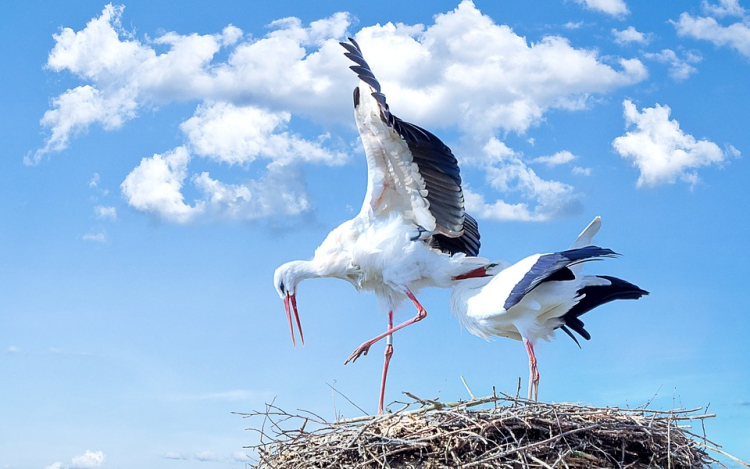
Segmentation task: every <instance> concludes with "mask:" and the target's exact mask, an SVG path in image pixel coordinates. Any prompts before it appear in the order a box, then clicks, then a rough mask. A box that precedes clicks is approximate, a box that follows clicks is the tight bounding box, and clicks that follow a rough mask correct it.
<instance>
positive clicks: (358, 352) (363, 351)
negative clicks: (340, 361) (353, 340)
mask: <svg viewBox="0 0 750 469" xmlns="http://www.w3.org/2000/svg"><path fill="white" fill-rule="evenodd" d="M374 343H375V342H370V341H368V342H365V343H363V344H362V345H360V346H359V347H357V348H356V349H355V350H354V351H353V352H352V354H351V355H349V358H347V359H346V361H345V362H344V365H346V364H348V363H349V362H352V363H354V362H356V361H357V358H359V357H361V356H362V355H367V352H369V351H370V347H372V344H374Z"/></svg>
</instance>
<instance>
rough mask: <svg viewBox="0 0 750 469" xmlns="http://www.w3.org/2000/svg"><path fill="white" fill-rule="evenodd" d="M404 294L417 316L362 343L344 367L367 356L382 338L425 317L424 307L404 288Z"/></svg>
mask: <svg viewBox="0 0 750 469" xmlns="http://www.w3.org/2000/svg"><path fill="white" fill-rule="evenodd" d="M404 292H405V293H406V296H408V297H409V299H410V300H411V302H412V303H414V306H416V307H417V315H416V316H414V317H413V318H411V319H409V320H408V321H405V322H402V323H401V324H399V325H398V326H396V327H393V328H389V329H388V330H387V331H385V332H383V333H382V334H380V335H378V336H376V337H373V338H372V339H370V340H368V341H367V342H364V343H363V344H362V345H360V346H359V347H357V349H356V350H355V351H354V352H352V354H351V355H349V358H347V359H346V361H345V362H344V365H346V364H347V363H349V362H354V361H356V360H357V358H359V357H360V356H361V355H367V352H369V351H370V347H372V344H374V343H375V342H377V341H379V340H380V339H382V338H383V337H386V336H389V335H391V334H393V333H394V332H396V331H398V330H400V329H403V328H404V327H406V326H409V325H411V324H414V323H415V322H419V321H421V320H422V319H424V318H426V317H427V311H425V309H424V307H423V306H422V305H421V304H419V301H417V298H416V297H415V296H414V294H413V293H412V292H411V290H409V289H408V288H404Z"/></svg>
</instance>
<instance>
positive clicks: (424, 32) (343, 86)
mask: <svg viewBox="0 0 750 469" xmlns="http://www.w3.org/2000/svg"><path fill="white" fill-rule="evenodd" d="M586 3H587V5H588V6H589V7H590V8H595V9H598V10H600V11H604V12H607V13H609V14H612V15H622V14H625V13H627V7H626V6H625V4H624V3H622V2H621V1H619V0H596V1H595V0H587V2H586ZM123 14H124V8H123V7H116V6H112V5H107V6H106V7H105V8H104V10H103V11H102V13H101V15H99V16H98V17H96V18H93V19H92V20H91V21H89V23H88V24H87V25H86V26H85V27H84V28H83V29H81V30H79V31H74V30H73V29H70V28H63V29H62V30H61V31H60V32H59V33H58V34H56V35H55V36H54V39H55V46H54V48H53V49H52V51H51V52H50V54H49V57H48V60H47V67H48V68H49V69H50V70H53V71H56V72H68V73H70V74H72V75H74V76H75V77H77V78H78V79H80V80H81V81H82V84H81V85H80V86H78V87H75V88H72V89H69V90H67V91H65V92H63V93H61V94H60V95H59V96H57V97H56V98H53V99H52V100H51V103H52V106H51V108H50V109H49V110H48V111H47V112H46V113H45V114H44V116H43V118H42V120H41V124H42V126H43V127H44V128H46V129H47V130H48V132H49V134H48V137H47V139H46V141H45V144H44V146H43V147H41V148H39V149H38V150H37V151H36V152H34V153H30V154H29V155H27V157H26V159H25V161H26V162H27V163H28V164H38V163H40V162H41V161H42V160H43V159H44V158H45V157H49V156H51V155H52V154H53V153H55V152H59V151H62V150H65V149H66V148H68V147H69V146H70V145H71V142H72V140H73V138H75V137H76V136H79V135H81V134H83V133H85V132H86V131H87V130H88V129H89V128H90V127H91V126H92V125H98V126H101V127H102V128H104V129H105V130H110V131H111V130H115V129H118V128H120V127H122V126H123V125H125V124H126V123H127V122H128V121H130V120H132V119H135V118H137V117H138V115H139V113H141V112H142V111H143V109H144V108H146V109H157V110H158V107H159V106H163V105H165V104H168V103H171V102H175V101H182V102H191V101H195V102H197V103H199V104H198V105H197V108H196V110H195V112H194V114H193V116H192V117H190V118H188V119H187V120H185V121H184V122H182V124H181V125H180V129H181V131H182V133H183V136H184V142H182V145H180V146H179V147H177V148H175V149H172V150H167V149H154V151H155V152H156V154H154V155H153V156H151V157H146V158H143V155H139V156H136V155H134V156H136V158H142V159H141V161H140V164H138V166H137V167H136V168H134V169H133V171H132V172H131V173H130V174H129V175H128V176H127V177H126V179H125V181H124V182H123V183H122V185H121V189H122V193H123V195H124V196H125V198H126V200H127V201H128V203H129V204H130V206H132V207H134V208H135V209H137V210H140V211H144V212H148V213H152V214H156V215H158V216H159V217H160V218H162V219H164V220H167V221H171V222H176V223H186V222H190V221H193V220H196V219H199V218H202V217H205V216H221V217H239V218H242V219H257V218H261V217H266V216H274V215H278V214H287V215H291V214H295V213H301V212H303V211H305V210H308V209H309V207H310V204H309V202H308V200H307V196H306V195H305V193H304V192H303V191H304V181H301V180H296V179H294V178H288V177H287V178H280V177H279V175H280V174H284V173H285V172H287V173H290V174H295V175H296V174H297V172H296V171H297V170H296V169H294V168H295V167H296V166H298V165H300V164H323V165H336V164H341V163H343V162H345V161H347V159H346V155H345V152H343V151H341V150H340V149H339V147H341V146H342V145H340V144H338V142H340V141H342V139H341V138H330V136H329V135H327V134H323V135H319V136H312V137H311V136H310V135H309V134H310V132H309V130H308V131H307V134H305V135H303V134H302V133H300V132H298V131H296V129H295V123H296V119H303V120H306V121H307V122H308V123H313V124H325V125H328V124H330V123H332V122H335V123H338V124H341V123H344V124H346V125H351V97H350V94H349V93H348V92H346V93H342V90H347V89H351V88H352V87H353V86H354V84H355V83H356V78H355V77H354V76H353V74H352V73H351V71H350V70H348V66H349V65H351V64H350V63H349V61H348V60H347V59H346V58H345V57H344V56H343V54H342V52H343V50H342V49H341V47H340V46H339V44H338V41H339V40H341V39H343V38H344V37H345V36H346V35H348V34H351V32H349V28H350V26H351V23H352V19H351V17H350V15H349V14H348V13H346V12H339V13H336V14H333V15H331V16H330V17H328V18H323V19H320V20H317V21H313V22H311V23H309V24H303V23H302V22H301V21H300V20H299V19H297V18H284V19H281V20H277V21H274V22H273V23H271V24H270V25H269V31H268V32H267V34H266V35H265V36H263V37H257V38H255V37H249V36H247V35H245V34H244V33H243V32H242V31H241V30H240V29H239V28H237V27H235V26H233V25H228V26H226V27H225V28H224V29H223V30H222V31H220V32H217V33H215V34H202V35H201V34H195V33H188V34H181V33H178V32H167V33H164V34H161V35H160V36H157V37H156V38H154V39H149V38H146V39H143V40H141V39H139V38H138V37H137V36H136V35H135V33H133V32H131V31H127V30H125V29H124V28H123V27H122V21H121V18H122V15H123ZM354 36H355V37H356V39H357V40H358V41H359V43H360V44H361V45H362V48H363V50H364V53H365V56H366V57H367V59H368V61H369V62H370V65H371V66H372V68H373V70H374V71H375V73H376V74H377V76H378V79H379V80H380V81H381V83H382V84H383V89H384V91H385V93H386V95H387V96H388V100H389V102H390V103H391V107H392V109H393V111H394V113H395V114H397V115H399V116H400V117H402V118H405V119H407V120H411V121H414V122H417V123H419V124H420V125H423V126H426V127H428V128H437V129H439V128H446V127H455V128H458V129H459V132H460V134H461V136H462V137H464V138H466V139H467V140H471V141H473V142H475V144H476V145H479V146H482V145H484V144H485V143H486V142H488V141H490V140H491V139H493V138H494V137H495V135H496V134H497V133H499V132H509V131H510V132H517V133H523V132H525V131H526V130H527V129H528V128H529V127H531V126H533V125H536V124H538V123H540V122H541V121H542V120H543V118H544V114H545V113H546V112H547V111H549V110H551V109H562V110H570V111H572V110H581V109H584V108H586V107H587V106H589V105H590V104H589V103H590V102H591V101H592V100H591V97H592V96H593V95H596V94H604V93H608V92H611V91H612V90H615V89H617V88H620V87H624V86H628V85H631V84H634V83H637V82H639V81H641V80H644V79H645V78H646V77H647V75H648V74H647V71H646V68H645V66H644V65H643V63H642V62H640V61H639V60H638V59H635V58H617V57H603V56H600V55H599V53H598V52H597V51H596V50H594V49H583V48H577V47H574V46H572V45H571V44H570V42H569V41H568V40H567V39H566V38H564V37H561V36H546V37H543V38H541V39H540V40H538V41H536V42H530V41H528V40H527V39H526V38H524V37H522V36H519V35H518V34H516V33H515V32H514V31H513V30H512V29H511V28H510V27H508V26H506V25H502V24H497V23H495V22H494V21H493V20H492V18H490V17H488V16H486V15H483V14H482V13H481V12H480V11H479V10H478V9H477V8H476V6H475V5H474V4H473V3H472V2H471V1H470V0H464V1H462V2H461V3H460V4H459V5H458V7H457V8H456V9H454V10H452V11H449V12H447V13H444V14H439V15H437V16H436V17H435V21H434V23H433V24H431V25H421V24H417V25H407V24H401V23H399V24H392V23H387V24H385V25H375V26H365V27H363V28H362V29H360V30H359V31H357V32H356V33H355V34H354ZM220 52H222V53H221V54H219V53H220ZM349 138H350V137H347V138H345V139H343V140H348V139H349ZM197 158H201V159H202V160H203V161H204V162H210V163H214V164H221V165H225V166H235V167H236V171H238V172H242V171H250V170H251V169H257V165H259V164H260V165H264V166H265V169H263V170H262V171H260V172H258V171H254V172H255V173H258V174H260V176H259V177H257V178H255V179H250V178H246V179H245V180H244V181H242V182H237V181H234V182H232V183H229V182H227V181H219V180H216V179H214V178H211V177H210V176H209V175H208V172H204V171H196V170H193V169H192V167H193V166H192V165H193V164H194V162H195V161H196V159H197ZM136 161H137V159H136ZM285 168H286V169H285ZM289 168H291V169H289ZM295 177H297V176H295ZM281 180H284V181H287V180H291V181H292V182H291V183H290V182H287V183H285V184H282V186H281V188H278V186H276V185H275V184H278V183H279V181H281ZM187 188H190V189H191V190H195V191H197V193H198V195H197V196H196V197H195V198H194V199H193V200H187V196H186V195H185V194H186V193H188V192H189V191H188V192H186V191H185V190H186V189H187ZM272 188H276V189H272ZM271 190H275V193H274V196H275V198H276V199H279V200H283V201H284V206H283V207H280V206H279V205H278V204H275V203H274V202H273V199H274V197H271V196H270V194H269V193H264V191H271ZM279 195H280V196H279ZM104 216H105V217H106V216H107V215H104Z"/></svg>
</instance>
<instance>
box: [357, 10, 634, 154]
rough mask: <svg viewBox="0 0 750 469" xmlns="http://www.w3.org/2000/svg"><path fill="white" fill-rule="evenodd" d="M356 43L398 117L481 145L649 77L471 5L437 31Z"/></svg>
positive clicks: (381, 33) (367, 34)
mask: <svg viewBox="0 0 750 469" xmlns="http://www.w3.org/2000/svg"><path fill="white" fill-rule="evenodd" d="M356 39H357V40H358V41H359V43H360V45H361V46H362V48H363V50H364V54H365V56H366V57H367V59H368V62H369V63H370V65H371V66H372V68H373V70H374V71H375V73H376V74H377V76H378V78H379V79H380V81H381V83H382V85H383V89H384V92H385V94H386V95H387V96H388V99H389V101H390V102H391V106H392V110H393V112H394V113H396V114H397V115H399V116H400V117H403V118H406V119H407V120H412V121H414V122H418V123H419V124H420V125H424V126H458V127H459V129H460V130H461V131H462V132H463V133H464V134H466V135H469V136H471V137H473V138H476V139H480V140H486V139H488V138H489V137H491V136H492V135H493V134H494V133H495V132H496V131H498V130H502V131H514V132H524V131H526V130H527V129H528V128H529V127H530V126H532V125H535V124H537V123H539V122H540V121H541V119H542V117H543V115H544V113H545V112H546V111H547V110H549V109H552V108H557V109H566V110H577V109H582V108H584V107H585V106H586V104H587V101H588V97H589V96H590V95H591V94H594V93H605V92H607V91H610V90H612V89H615V88H618V87H622V86H627V85H630V84H633V83H636V82H638V81H640V80H643V79H644V78H645V77H646V76H647V72H646V69H645V67H644V66H643V64H642V63H641V62H640V61H638V60H637V59H629V60H625V59H618V60H617V62H618V63H619V68H620V70H619V71H618V70H615V69H614V68H612V67H611V66H609V65H607V64H605V63H604V62H602V61H600V59H599V56H598V54H597V52H596V51H594V50H586V49H577V48H575V47H573V46H571V45H570V43H569V41H568V40H567V39H566V38H563V37H560V36H546V37H544V38H542V39H541V40H540V41H538V42H536V43H529V42H528V41H527V40H526V38H524V37H521V36H518V35H517V34H515V33H514V32H513V30H512V29H511V28H509V27H508V26H506V25H502V24H496V23H495V22H494V21H493V20H492V18H490V17H488V16H485V15H483V14H482V13H481V12H480V11H479V10H477V9H476V7H475V6H474V4H473V3H471V2H470V1H463V2H461V3H460V4H459V6H458V7H457V8H456V9H455V10H453V11H451V12H448V13H445V14H440V15H437V16H436V18H435V24H434V25H431V26H429V27H425V26H422V25H417V26H406V25H403V24H398V25H393V24H391V23H388V24H386V25H383V26H379V25H378V26H369V27H365V28H363V29H362V30H361V31H359V32H358V33H357V35H356Z"/></svg>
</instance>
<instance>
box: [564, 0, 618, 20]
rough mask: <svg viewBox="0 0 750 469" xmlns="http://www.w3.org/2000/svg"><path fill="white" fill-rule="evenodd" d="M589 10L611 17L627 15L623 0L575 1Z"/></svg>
mask: <svg viewBox="0 0 750 469" xmlns="http://www.w3.org/2000/svg"><path fill="white" fill-rule="evenodd" d="M575 2H576V3H580V4H581V5H583V6H584V7H585V8H588V9H589V10H594V11H598V12H601V13H606V14H608V15H611V16H615V17H621V16H625V15H627V14H628V13H630V12H629V11H628V6H627V5H626V4H625V2H624V1H623V0H575Z"/></svg>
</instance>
